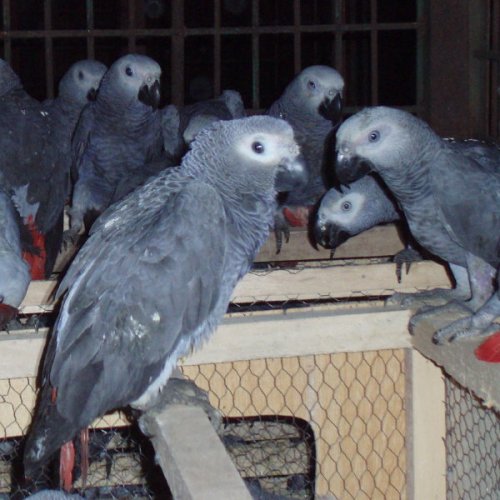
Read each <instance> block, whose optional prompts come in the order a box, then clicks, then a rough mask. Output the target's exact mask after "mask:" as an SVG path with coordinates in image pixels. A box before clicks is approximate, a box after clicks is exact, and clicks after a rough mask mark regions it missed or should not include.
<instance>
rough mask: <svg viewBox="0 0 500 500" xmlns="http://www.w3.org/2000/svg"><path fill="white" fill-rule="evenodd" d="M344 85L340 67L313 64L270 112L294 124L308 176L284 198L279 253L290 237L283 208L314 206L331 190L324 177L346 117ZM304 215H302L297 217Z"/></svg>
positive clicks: (278, 218) (277, 218) (278, 228)
mask: <svg viewBox="0 0 500 500" xmlns="http://www.w3.org/2000/svg"><path fill="white" fill-rule="evenodd" d="M343 89H344V80H343V78H342V76H341V75H340V74H339V73H338V71H336V70H335V69H333V68H331V67H329V66H309V67H307V68H305V69H304V70H302V71H301V72H300V73H299V74H298V75H297V76H296V77H295V78H294V79H293V80H292V81H291V82H290V83H289V84H288V86H287V87H286V89H285V90H284V92H283V94H282V95H281V96H280V97H279V98H278V99H277V100H276V101H275V102H274V103H273V104H272V105H271V107H270V108H269V110H268V112H267V114H268V115H270V116H275V117H278V118H282V119H284V120H286V121H287V122H288V123H289V124H290V125H291V126H292V128H293V131H294V134H295V138H296V140H297V142H298V144H299V146H300V149H301V152H302V155H303V157H304V162H305V165H306V171H307V176H308V181H307V182H306V183H305V184H304V185H302V186H301V187H298V188H295V189H292V190H291V191H290V192H288V193H286V195H283V196H282V197H281V199H280V208H279V210H278V211H277V212H276V216H275V222H274V232H275V235H276V244H277V251H278V253H279V251H280V249H281V245H282V239H283V235H284V236H285V238H286V240H288V235H289V222H288V220H287V216H286V213H287V210H283V209H284V208H288V209H289V210H294V209H296V208H298V209H299V210H301V209H302V208H303V207H308V208H309V207H312V206H313V205H315V204H316V202H317V201H318V200H319V199H320V198H321V196H322V195H323V194H324V193H325V192H326V190H327V187H326V182H325V177H324V165H325V158H326V157H327V156H328V153H329V150H328V147H327V146H328V142H327V138H328V137H329V136H330V135H331V134H332V133H333V131H334V130H335V128H336V127H337V126H338V124H339V123H340V120H341V117H342V92H343ZM300 218H301V216H300V215H299V216H298V217H297V219H300Z"/></svg>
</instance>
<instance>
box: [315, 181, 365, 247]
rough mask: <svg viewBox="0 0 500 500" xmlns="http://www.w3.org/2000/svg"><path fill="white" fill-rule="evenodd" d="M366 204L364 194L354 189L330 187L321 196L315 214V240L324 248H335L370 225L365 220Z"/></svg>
mask: <svg viewBox="0 0 500 500" xmlns="http://www.w3.org/2000/svg"><path fill="white" fill-rule="evenodd" d="M366 204H367V199H366V195H365V194H364V193H360V192H359V191H357V190H356V189H354V190H351V189H349V187H341V189H340V190H337V189H335V188H333V189H330V190H329V191H328V192H327V193H326V194H325V195H324V196H323V198H322V200H321V203H320V206H319V209H318V212H317V215H316V222H315V226H314V236H315V240H316V242H317V243H319V244H320V245H321V246H323V247H325V248H336V247H338V246H339V245H341V244H342V243H344V241H346V240H347V239H349V238H350V237H351V236H354V235H355V234H358V233H360V232H362V231H364V230H365V229H367V227H370V226H369V224H367V222H366V220H365V219H366V214H367V211H366ZM366 226H367V227H366Z"/></svg>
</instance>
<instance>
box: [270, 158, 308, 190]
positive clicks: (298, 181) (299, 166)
mask: <svg viewBox="0 0 500 500" xmlns="http://www.w3.org/2000/svg"><path fill="white" fill-rule="evenodd" d="M307 181H308V175H307V171H306V165H305V162H304V160H303V158H302V156H301V155H299V156H297V157H296V158H295V159H294V160H291V161H289V160H285V161H283V162H282V163H281V164H280V165H279V166H278V171H277V173H276V177H275V179H274V187H275V189H276V191H277V192H278V193H285V192H288V191H293V190H295V189H300V188H302V187H304V186H305V185H306V184H307Z"/></svg>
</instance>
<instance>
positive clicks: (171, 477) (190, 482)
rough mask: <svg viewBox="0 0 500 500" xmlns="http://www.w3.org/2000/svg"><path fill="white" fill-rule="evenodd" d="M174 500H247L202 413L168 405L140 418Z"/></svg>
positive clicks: (197, 409) (238, 477) (234, 469)
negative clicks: (231, 499) (228, 499)
mask: <svg viewBox="0 0 500 500" xmlns="http://www.w3.org/2000/svg"><path fill="white" fill-rule="evenodd" d="M143 419H144V420H143V423H142V422H141V425H144V424H145V425H146V427H147V431H148V433H149V434H151V436H150V437H151V441H152V443H153V446H154V448H155V450H156V455H157V458H158V461H159V463H160V465H161V467H162V469H163V473H164V474H165V477H166V479H167V482H168V485H169V486H170V489H171V491H172V495H173V497H174V498H175V499H176V500H220V499H222V498H238V499H241V500H251V498H252V497H251V496H250V493H249V492H248V490H247V488H246V486H245V484H244V482H243V480H242V479H241V476H240V475H239V473H238V471H237V470H236V467H235V465H234V464H233V462H232V461H231V459H230V458H229V455H228V454H227V452H226V449H225V448H224V445H223V444H222V441H221V440H220V439H219V436H218V435H217V433H216V432H215V429H214V428H213V427H212V424H211V423H210V421H209V420H208V417H207V415H206V414H205V412H204V411H203V410H202V409H201V408H199V407H195V406H184V405H168V406H167V407H166V408H165V409H163V410H162V411H161V412H160V413H156V412H153V413H151V414H148V415H146V416H144V417H143Z"/></svg>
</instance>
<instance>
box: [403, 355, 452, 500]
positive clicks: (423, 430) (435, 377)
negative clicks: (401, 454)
mask: <svg viewBox="0 0 500 500" xmlns="http://www.w3.org/2000/svg"><path fill="white" fill-rule="evenodd" d="M409 357H410V361H409V364H410V366H409V373H410V377H409V380H410V381H411V382H410V384H409V387H410V394H409V403H410V416H409V418H410V425H409V428H408V439H409V441H410V446H409V452H410V453H409V457H408V461H409V464H410V467H411V470H412V478H411V481H410V482H409V487H410V491H409V498H411V500H442V499H443V498H446V449H445V433H446V422H445V411H446V408H445V386H444V377H443V373H442V371H441V369H440V368H438V367H437V366H436V365H435V364H434V363H432V362H431V361H429V360H428V359H426V358H424V357H423V356H422V355H421V354H420V353H419V352H418V351H415V350H411V351H410V353H409Z"/></svg>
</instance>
